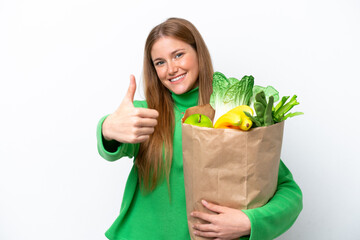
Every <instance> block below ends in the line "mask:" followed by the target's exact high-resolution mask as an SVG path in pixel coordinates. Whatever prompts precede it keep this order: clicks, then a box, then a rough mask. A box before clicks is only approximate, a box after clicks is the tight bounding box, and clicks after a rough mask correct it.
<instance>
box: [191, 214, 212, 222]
mask: <svg viewBox="0 0 360 240" xmlns="http://www.w3.org/2000/svg"><path fill="white" fill-rule="evenodd" d="M191 216H193V217H196V218H200V219H202V220H205V221H207V222H210V223H212V222H213V221H214V217H215V215H214V214H208V213H203V212H192V213H191Z"/></svg>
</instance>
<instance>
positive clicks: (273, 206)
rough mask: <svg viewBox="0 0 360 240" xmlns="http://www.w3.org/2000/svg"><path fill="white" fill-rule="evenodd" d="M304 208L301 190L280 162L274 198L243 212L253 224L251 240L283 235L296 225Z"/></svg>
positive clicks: (263, 239) (262, 239)
mask: <svg viewBox="0 0 360 240" xmlns="http://www.w3.org/2000/svg"><path fill="white" fill-rule="evenodd" d="M302 207H303V203H302V192H301V189H300V188H299V186H298V185H297V184H296V182H295V181H294V179H293V176H292V174H291V172H290V171H289V169H288V168H287V167H286V166H285V164H284V163H283V162H282V161H280V167H279V176H278V186H277V190H276V192H275V194H274V196H273V197H272V198H271V199H270V201H269V202H268V203H267V204H265V205H264V206H262V207H259V208H255V209H247V210H243V212H244V213H245V214H246V215H247V216H248V217H249V219H250V222H251V233H250V240H267V239H274V238H276V237H278V236H279V235H281V234H283V233H284V232H285V231H287V230H288V229H289V228H290V227H291V226H292V225H293V224H294V222H295V220H296V218H297V217H298V216H299V214H300V212H301V210H302ZM241 239H243V238H241Z"/></svg>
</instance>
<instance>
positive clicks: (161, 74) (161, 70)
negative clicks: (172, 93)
mask: <svg viewBox="0 0 360 240" xmlns="http://www.w3.org/2000/svg"><path fill="white" fill-rule="evenodd" d="M156 74H157V75H158V77H159V78H160V80H163V78H164V77H166V74H165V69H164V68H157V69H156Z"/></svg>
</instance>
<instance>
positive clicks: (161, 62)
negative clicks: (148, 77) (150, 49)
mask: <svg viewBox="0 0 360 240" xmlns="http://www.w3.org/2000/svg"><path fill="white" fill-rule="evenodd" d="M154 64H155V66H161V65H163V64H164V61H158V62H155V63H154Z"/></svg>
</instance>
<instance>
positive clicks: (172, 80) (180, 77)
mask: <svg viewBox="0 0 360 240" xmlns="http://www.w3.org/2000/svg"><path fill="white" fill-rule="evenodd" d="M185 75H186V73H185V74H183V75H180V76H178V77H176V78H172V79H169V81H170V82H176V81H179V80H180V79H182V78H184V77H185Z"/></svg>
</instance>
